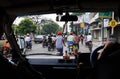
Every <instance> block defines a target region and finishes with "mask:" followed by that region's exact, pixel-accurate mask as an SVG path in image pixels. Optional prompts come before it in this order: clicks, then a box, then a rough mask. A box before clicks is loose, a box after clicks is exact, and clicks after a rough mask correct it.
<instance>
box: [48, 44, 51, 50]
mask: <svg viewBox="0 0 120 79" xmlns="http://www.w3.org/2000/svg"><path fill="white" fill-rule="evenodd" d="M48 51H51V43H48Z"/></svg>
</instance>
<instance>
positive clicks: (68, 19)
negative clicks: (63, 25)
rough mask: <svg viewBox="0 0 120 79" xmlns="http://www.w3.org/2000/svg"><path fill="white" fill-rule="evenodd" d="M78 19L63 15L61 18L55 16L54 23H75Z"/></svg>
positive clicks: (73, 16) (74, 16)
mask: <svg viewBox="0 0 120 79" xmlns="http://www.w3.org/2000/svg"><path fill="white" fill-rule="evenodd" d="M77 20H78V17H77V16H76V15H63V16H61V17H59V16H57V17H56V21H77Z"/></svg>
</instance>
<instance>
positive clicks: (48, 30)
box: [12, 12, 117, 57]
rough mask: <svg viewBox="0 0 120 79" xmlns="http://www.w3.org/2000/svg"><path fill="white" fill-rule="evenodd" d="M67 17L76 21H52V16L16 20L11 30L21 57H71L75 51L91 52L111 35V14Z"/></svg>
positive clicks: (97, 13) (84, 13)
mask: <svg viewBox="0 0 120 79" xmlns="http://www.w3.org/2000/svg"><path fill="white" fill-rule="evenodd" d="M71 14H73V15H76V16H77V17H78V20H77V21H67V22H63V21H62V22H61V21H56V17H57V16H58V15H56V14H46V15H32V16H23V17H22V16H21V17H17V18H16V20H15V21H14V23H13V25H12V28H13V30H14V33H15V36H16V39H19V40H17V42H18V45H19V46H20V48H21V50H22V52H23V53H22V54H25V55H42V56H43V55H51V56H64V55H66V52H67V54H69V55H70V56H73V57H74V54H75V53H76V52H77V53H91V52H92V50H94V49H95V48H96V47H98V46H100V45H102V44H103V43H105V42H106V41H107V40H108V38H109V35H111V34H112V33H113V32H114V31H112V28H111V26H110V25H109V22H110V21H111V19H112V16H114V15H113V12H80V13H79V12H73V13H71ZM113 25H114V24H113ZM116 26H117V25H116ZM20 37H22V38H20ZM63 41H64V42H63Z"/></svg>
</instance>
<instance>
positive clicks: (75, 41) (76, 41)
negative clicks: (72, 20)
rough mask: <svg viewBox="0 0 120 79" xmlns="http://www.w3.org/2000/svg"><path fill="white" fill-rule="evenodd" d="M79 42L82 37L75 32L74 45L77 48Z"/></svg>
mask: <svg viewBox="0 0 120 79" xmlns="http://www.w3.org/2000/svg"><path fill="white" fill-rule="evenodd" d="M79 42H80V37H79V36H78V35H77V33H75V36H74V45H75V46H76V47H77V49H79Z"/></svg>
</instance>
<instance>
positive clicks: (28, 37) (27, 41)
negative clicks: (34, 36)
mask: <svg viewBox="0 0 120 79" xmlns="http://www.w3.org/2000/svg"><path fill="white" fill-rule="evenodd" d="M25 42H26V48H28V49H31V48H32V42H31V38H30V35H29V33H27V35H26V37H25Z"/></svg>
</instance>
